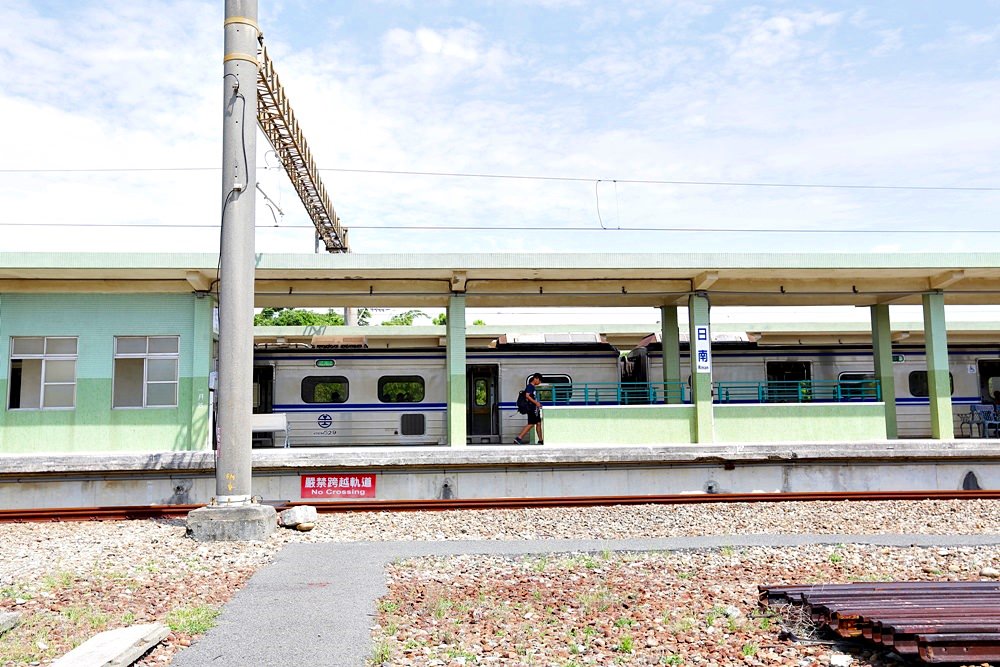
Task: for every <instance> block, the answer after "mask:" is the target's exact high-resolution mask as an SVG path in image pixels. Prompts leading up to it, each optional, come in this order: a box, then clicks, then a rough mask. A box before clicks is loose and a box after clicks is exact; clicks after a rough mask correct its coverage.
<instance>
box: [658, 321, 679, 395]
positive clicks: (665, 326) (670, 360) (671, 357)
mask: <svg viewBox="0 0 1000 667" xmlns="http://www.w3.org/2000/svg"><path fill="white" fill-rule="evenodd" d="M677 324H678V323H677V306H662V307H660V341H661V343H662V346H663V381H664V382H667V383H670V382H680V381H681V333H680V331H679V329H678V327H677ZM665 391H666V392H667V403H680V402H681V395H680V392H678V391H677V385H674V384H668V385H667V387H666V389H665Z"/></svg>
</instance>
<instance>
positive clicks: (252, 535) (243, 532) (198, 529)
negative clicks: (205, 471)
mask: <svg viewBox="0 0 1000 667" xmlns="http://www.w3.org/2000/svg"><path fill="white" fill-rule="evenodd" d="M277 525H278V513H277V511H275V509H274V508H273V507H271V506H270V505H236V506H228V507H218V506H213V505H209V506H207V507H199V508H198V509H196V510H192V511H191V512H190V513H189V514H188V516H187V536H188V537H190V538H191V539H193V540H195V541H197V542H247V541H260V540H266V539H267V538H268V537H269V536H270V535H271V533H273V532H274V529H275V528H276V527H277Z"/></svg>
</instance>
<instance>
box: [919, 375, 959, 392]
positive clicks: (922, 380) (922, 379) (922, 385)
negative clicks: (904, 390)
mask: <svg viewBox="0 0 1000 667" xmlns="http://www.w3.org/2000/svg"><path fill="white" fill-rule="evenodd" d="M948 380H949V381H950V382H951V393H952V394H954V393H955V377H954V376H953V375H952V374H951V373H948ZM909 384H910V396H928V395H929V394H930V391H929V388H928V386H927V371H912V372H911V373H910V377H909Z"/></svg>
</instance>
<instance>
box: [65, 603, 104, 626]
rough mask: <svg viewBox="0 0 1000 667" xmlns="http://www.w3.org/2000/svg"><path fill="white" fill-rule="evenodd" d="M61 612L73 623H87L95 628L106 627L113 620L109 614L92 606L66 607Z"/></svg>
mask: <svg viewBox="0 0 1000 667" xmlns="http://www.w3.org/2000/svg"><path fill="white" fill-rule="evenodd" d="M59 613H60V614H62V616H63V617H64V618H65V619H66V620H67V621H69V622H70V623H72V624H73V625H77V624H83V623H85V624H87V625H89V626H90V627H91V629H93V630H100V629H101V628H104V627H105V626H106V625H107V624H108V621H110V620H111V616H110V615H109V614H106V613H104V612H103V611H101V610H100V609H94V608H92V607H66V608H65V609H63V610H62V611H60V612H59Z"/></svg>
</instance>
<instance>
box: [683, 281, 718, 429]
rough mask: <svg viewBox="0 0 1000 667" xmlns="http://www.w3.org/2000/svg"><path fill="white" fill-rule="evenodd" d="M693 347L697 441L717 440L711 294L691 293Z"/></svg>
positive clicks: (691, 343) (692, 364) (689, 303)
mask: <svg viewBox="0 0 1000 667" xmlns="http://www.w3.org/2000/svg"><path fill="white" fill-rule="evenodd" d="M688 330H689V331H690V339H689V340H690V343H689V348H690V350H691V403H692V405H694V415H695V416H694V419H695V442H714V441H715V413H714V410H713V407H712V329H711V325H710V318H709V303H708V297H707V296H706V295H704V294H692V295H691V296H689V297H688Z"/></svg>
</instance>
